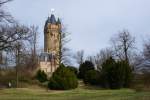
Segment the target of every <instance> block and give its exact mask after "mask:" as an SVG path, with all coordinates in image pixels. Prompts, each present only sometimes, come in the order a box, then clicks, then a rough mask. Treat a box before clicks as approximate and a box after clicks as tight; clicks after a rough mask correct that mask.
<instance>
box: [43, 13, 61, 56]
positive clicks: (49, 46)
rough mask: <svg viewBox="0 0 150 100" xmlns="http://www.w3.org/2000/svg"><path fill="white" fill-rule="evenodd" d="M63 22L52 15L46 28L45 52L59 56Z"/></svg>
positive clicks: (47, 21)
mask: <svg viewBox="0 0 150 100" xmlns="http://www.w3.org/2000/svg"><path fill="white" fill-rule="evenodd" d="M60 32H61V22H60V20H59V18H58V20H57V21H56V19H55V16H54V15H53V14H51V17H48V19H47V20H46V23H45V27H44V52H47V53H52V54H57V53H58V52H59V45H60Z"/></svg>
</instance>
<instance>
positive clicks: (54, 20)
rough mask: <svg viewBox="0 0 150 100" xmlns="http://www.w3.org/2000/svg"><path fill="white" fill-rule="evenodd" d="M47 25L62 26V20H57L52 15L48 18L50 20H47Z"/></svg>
mask: <svg viewBox="0 0 150 100" xmlns="http://www.w3.org/2000/svg"><path fill="white" fill-rule="evenodd" d="M46 23H50V24H61V22H60V19H59V18H58V19H57V20H56V18H55V15H54V14H51V17H48V19H47V20H46Z"/></svg>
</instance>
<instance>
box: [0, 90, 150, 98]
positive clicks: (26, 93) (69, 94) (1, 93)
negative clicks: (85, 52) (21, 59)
mask: <svg viewBox="0 0 150 100" xmlns="http://www.w3.org/2000/svg"><path fill="white" fill-rule="evenodd" d="M0 100H150V92H135V91H133V90H130V89H121V90H91V89H81V88H77V89H75V90H69V91H47V90H43V89H28V88H23V89H3V90H0Z"/></svg>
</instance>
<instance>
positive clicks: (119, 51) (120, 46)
mask: <svg viewBox="0 0 150 100" xmlns="http://www.w3.org/2000/svg"><path fill="white" fill-rule="evenodd" d="M111 42H112V45H113V48H114V55H115V56H116V57H118V58H119V59H121V60H126V61H127V62H128V61H129V56H130V53H131V51H132V50H133V49H134V48H135V38H134V37H132V36H131V34H130V33H129V32H128V31H127V30H124V31H122V32H120V33H119V34H118V35H117V36H115V37H113V38H112V39H111Z"/></svg>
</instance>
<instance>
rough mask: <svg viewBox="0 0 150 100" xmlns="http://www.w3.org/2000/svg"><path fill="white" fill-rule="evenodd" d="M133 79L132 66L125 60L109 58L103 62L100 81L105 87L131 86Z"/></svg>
mask: <svg viewBox="0 0 150 100" xmlns="http://www.w3.org/2000/svg"><path fill="white" fill-rule="evenodd" d="M131 79H132V71H131V67H130V66H129V64H128V63H126V62H125V61H118V62H116V61H115V60H114V59H113V58H109V59H108V60H106V61H105V62H104V63H103V64H102V70H101V76H100V83H101V85H102V86H103V87H105V88H111V89H118V88H122V87H129V84H130V82H131Z"/></svg>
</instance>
